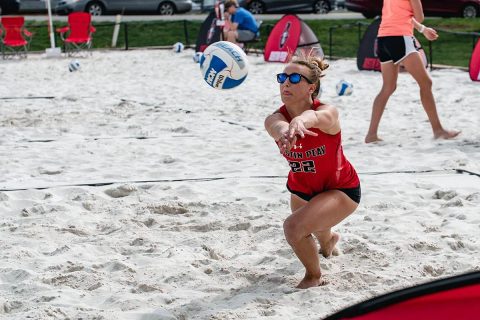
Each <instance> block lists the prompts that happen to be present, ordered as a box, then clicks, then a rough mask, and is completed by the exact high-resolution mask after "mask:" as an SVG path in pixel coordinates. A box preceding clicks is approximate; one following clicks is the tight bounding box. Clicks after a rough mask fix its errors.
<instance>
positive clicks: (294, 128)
mask: <svg viewBox="0 0 480 320" xmlns="http://www.w3.org/2000/svg"><path fill="white" fill-rule="evenodd" d="M306 134H308V135H309V136H314V137H316V136H318V134H316V133H315V132H313V131H310V130H308V129H307V128H306V127H305V122H304V121H303V120H302V119H301V118H299V117H295V118H293V119H292V121H290V126H289V128H288V135H289V138H290V139H293V137H294V136H296V135H298V136H299V137H300V138H305V135H306Z"/></svg>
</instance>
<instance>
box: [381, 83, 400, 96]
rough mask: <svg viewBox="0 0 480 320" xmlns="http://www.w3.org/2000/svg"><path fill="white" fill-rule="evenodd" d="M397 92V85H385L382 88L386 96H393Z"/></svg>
mask: <svg viewBox="0 0 480 320" xmlns="http://www.w3.org/2000/svg"><path fill="white" fill-rule="evenodd" d="M395 90H397V85H396V84H392V85H384V86H383V87H382V94H384V95H386V96H391V95H392V94H393V93H394V92H395Z"/></svg>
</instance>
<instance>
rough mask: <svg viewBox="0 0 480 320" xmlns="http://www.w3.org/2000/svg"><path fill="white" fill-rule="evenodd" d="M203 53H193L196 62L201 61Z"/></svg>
mask: <svg viewBox="0 0 480 320" xmlns="http://www.w3.org/2000/svg"><path fill="white" fill-rule="evenodd" d="M202 55H203V52H195V53H194V54H193V62H195V63H199V62H200V58H201V57H202Z"/></svg>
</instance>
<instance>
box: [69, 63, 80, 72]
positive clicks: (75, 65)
mask: <svg viewBox="0 0 480 320" xmlns="http://www.w3.org/2000/svg"><path fill="white" fill-rule="evenodd" d="M78 70H80V62H78V60H72V61H70V63H69V64H68V71H70V72H74V71H78Z"/></svg>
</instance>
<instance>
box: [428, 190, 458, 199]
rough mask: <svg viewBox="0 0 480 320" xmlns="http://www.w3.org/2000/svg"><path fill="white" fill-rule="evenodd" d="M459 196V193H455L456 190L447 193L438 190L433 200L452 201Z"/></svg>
mask: <svg viewBox="0 0 480 320" xmlns="http://www.w3.org/2000/svg"><path fill="white" fill-rule="evenodd" d="M457 195H458V194H457V192H456V191H454V190H447V191H443V190H437V191H435V193H434V194H433V196H432V198H433V199H443V200H451V199H453V198H455V197H456V196H457Z"/></svg>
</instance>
